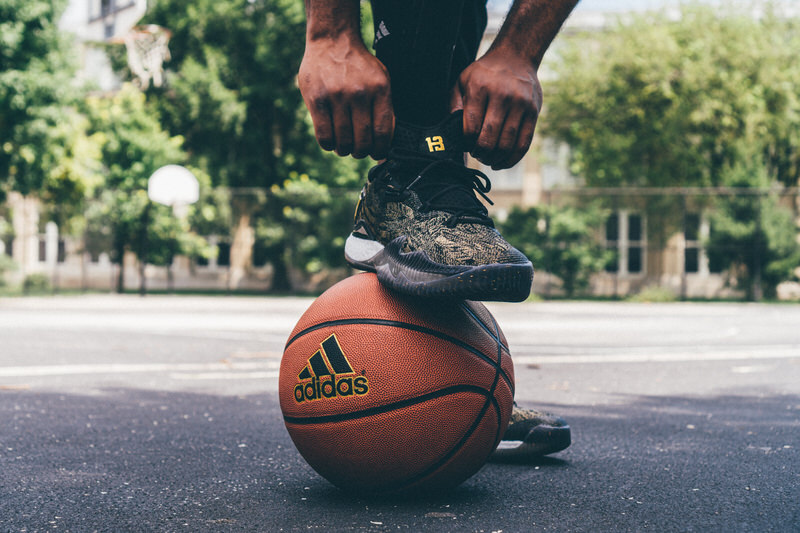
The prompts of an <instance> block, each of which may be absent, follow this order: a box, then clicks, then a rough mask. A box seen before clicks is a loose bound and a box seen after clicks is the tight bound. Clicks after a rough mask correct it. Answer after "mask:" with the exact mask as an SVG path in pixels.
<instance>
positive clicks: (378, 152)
mask: <svg viewBox="0 0 800 533" xmlns="http://www.w3.org/2000/svg"><path fill="white" fill-rule="evenodd" d="M393 133H394V112H393V110H392V96H391V93H390V92H389V91H385V92H384V91H381V92H380V93H378V94H377V95H376V97H375V101H374V102H373V106H372V152H371V153H370V155H371V156H372V157H373V158H374V159H375V160H380V159H384V158H386V156H387V155H388V154H389V146H390V145H391V143H392V134H393Z"/></svg>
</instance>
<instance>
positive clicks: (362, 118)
mask: <svg viewBox="0 0 800 533" xmlns="http://www.w3.org/2000/svg"><path fill="white" fill-rule="evenodd" d="M351 109H352V112H351V116H352V119H353V157H355V158H356V159H363V158H364V157H366V156H367V155H369V153H370V152H372V129H373V128H372V105H357V106H354V107H352V108H351Z"/></svg>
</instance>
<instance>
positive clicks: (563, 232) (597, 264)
mask: <svg viewBox="0 0 800 533" xmlns="http://www.w3.org/2000/svg"><path fill="white" fill-rule="evenodd" d="M607 216H608V213H606V212H605V211H604V210H602V209H600V208H597V207H595V206H582V207H571V206H567V207H561V206H550V205H541V206H536V207H531V208H528V209H521V208H518V207H515V208H513V209H512V210H511V213H509V215H508V218H507V219H506V220H505V221H504V222H503V223H502V224H501V225H500V230H501V232H502V233H503V235H504V236H505V237H506V239H508V242H510V243H511V244H513V245H514V246H516V247H517V248H518V249H519V250H520V251H521V252H523V253H524V254H525V255H527V256H528V258H529V259H530V260H531V262H533V265H534V267H535V268H541V269H543V270H545V271H546V272H548V273H550V274H553V275H555V276H558V277H559V278H560V279H561V281H562V283H563V288H564V292H565V294H566V295H567V296H568V297H572V296H574V295H575V294H576V293H577V292H578V291H582V290H585V289H586V288H587V287H588V286H589V281H590V280H591V276H592V274H595V273H596V272H599V271H600V270H602V269H603V268H604V267H605V266H606V264H607V263H608V260H609V259H610V257H609V253H608V252H606V251H605V249H604V248H603V247H602V246H601V245H600V244H599V243H598V238H597V228H600V227H603V223H604V221H605V219H606V218H607Z"/></svg>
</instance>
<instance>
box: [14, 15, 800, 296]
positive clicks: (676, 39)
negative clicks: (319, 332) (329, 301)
mask: <svg viewBox="0 0 800 533" xmlns="http://www.w3.org/2000/svg"><path fill="white" fill-rule="evenodd" d="M362 5H363V19H364V20H363V24H362V27H363V33H364V38H365V42H367V43H370V42H371V33H372V27H371V15H370V10H369V4H368V3H367V2H364V3H362ZM507 7H508V2H504V1H500V0H492V1H490V2H489V9H490V22H489V28H488V30H487V32H486V36H485V43H484V46H485V47H488V46H489V44H490V43H491V41H492V39H493V37H494V35H496V33H497V30H498V29H499V27H500V24H501V23H502V19H503V14H504V13H505V10H506V9H507ZM304 31H305V26H304V11H303V2H302V0H149V1H145V0H0V35H2V37H0V294H19V293H49V292H53V291H56V292H74V291H103V292H108V291H117V292H125V291H132V292H136V291H139V292H141V293H145V292H148V291H150V292H164V291H168V292H195V293H196V292H208V293H214V292H240V293H275V294H286V293H314V292H318V291H321V290H324V289H325V288H327V287H328V286H330V285H331V284H332V283H334V282H336V281H338V280H339V279H341V278H343V277H345V276H347V275H348V274H349V273H350V270H349V269H348V268H347V265H346V264H345V262H344V259H343V256H342V247H343V244H344V239H345V238H346V236H347V235H348V233H349V231H350V229H351V224H352V212H353V209H354V206H355V201H356V199H357V196H358V192H359V190H360V187H361V184H362V180H363V179H364V177H365V175H366V171H367V169H368V168H369V166H370V165H371V162H370V161H366V160H362V161H357V160H354V159H352V158H339V157H337V156H335V155H332V154H329V153H325V152H322V151H321V150H320V149H319V147H318V146H317V144H316V142H315V139H314V135H313V127H312V125H311V121H310V119H309V117H308V115H307V113H306V111H305V109H304V106H303V102H302V99H301V97H300V93H299V91H298V89H297V87H296V82H295V76H296V73H297V69H298V66H299V63H300V59H301V57H302V53H303V46H304ZM797 50H800V7H798V5H797V3H796V2H790V1H773V2H760V1H753V2H745V3H737V2H733V3H732V2H724V3H723V2H695V3H684V2H681V3H679V2H666V1H661V2H659V1H636V2H634V1H622V0H619V1H613V2H612V1H601V0H584V1H583V2H582V3H581V4H579V6H578V8H576V10H575V12H574V13H573V16H572V17H571V18H570V19H569V21H568V22H567V24H566V26H565V28H564V29H563V31H562V34H561V35H560V36H559V37H558V38H557V39H556V41H555V42H554V44H553V46H552V47H551V49H550V51H549V52H548V54H547V55H546V56H545V61H544V63H543V65H542V71H541V72H540V76H541V79H542V85H543V88H544V92H545V108H544V110H543V114H542V117H541V118H540V121H539V125H538V128H537V133H536V138H535V143H534V147H533V148H532V149H531V151H530V153H529V155H528V156H527V157H526V158H525V159H524V160H523V161H522V162H521V163H520V164H519V165H517V166H516V167H515V168H512V169H510V170H507V171H502V172H494V171H491V169H488V168H483V167H482V166H481V165H480V163H478V162H477V161H471V162H470V164H471V165H473V166H475V167H477V168H480V169H481V170H483V171H484V172H486V173H487V174H488V175H489V176H490V177H491V179H492V185H493V188H492V194H491V196H492V199H493V201H494V205H493V206H490V211H491V213H492V214H493V216H494V217H495V220H496V221H497V225H498V227H499V228H500V230H501V231H502V232H503V233H504V235H505V236H506V237H507V238H508V240H509V241H511V242H512V243H513V244H515V245H516V246H517V247H519V248H520V249H521V250H523V251H524V252H525V253H526V254H527V255H528V256H529V257H530V258H531V260H532V261H533V263H534V266H535V267H536V269H537V274H536V281H535V283H534V291H535V293H536V294H537V295H538V297H543V298H576V297H581V298H588V297H592V298H630V299H640V300H647V301H655V300H658V301H668V300H677V299H749V300H761V299H782V300H800V283H798V280H799V279H800V244H798V242H799V241H798V234H799V231H800V189H799V188H798V186H799V185H800V183H799V182H798V179H800V62H798V61H797V58H796V55H797ZM164 167H167V168H166V169H165V170H161V171H159V174H160V177H161V178H162V179H161V180H156V179H152V178H153V175H154V174H155V173H156V171H158V170H159V169H164Z"/></svg>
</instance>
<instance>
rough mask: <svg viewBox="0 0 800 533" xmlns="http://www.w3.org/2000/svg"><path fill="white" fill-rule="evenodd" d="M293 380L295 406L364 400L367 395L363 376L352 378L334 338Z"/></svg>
mask: <svg viewBox="0 0 800 533" xmlns="http://www.w3.org/2000/svg"><path fill="white" fill-rule="evenodd" d="M297 380H298V381H299V383H298V384H297V385H295V387H294V400H295V401H296V402H297V403H303V402H310V401H314V400H324V399H331V398H336V397H337V396H342V397H347V396H354V395H355V396H364V395H365V394H367V393H368V392H369V381H368V380H367V378H366V377H365V376H356V375H355V372H354V371H353V367H352V366H350V363H349V362H348V361H347V358H346V357H345V355H344V352H343V351H342V347H341V346H340V345H339V339H337V338H336V334H333V335H331V336H330V337H328V338H327V339H325V340H324V341H322V344H321V345H320V349H319V350H317V351H316V352H314V355H312V356H311V357H309V359H308V364H307V365H306V366H305V367H303V370H302V371H301V372H300V374H298V375H297Z"/></svg>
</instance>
